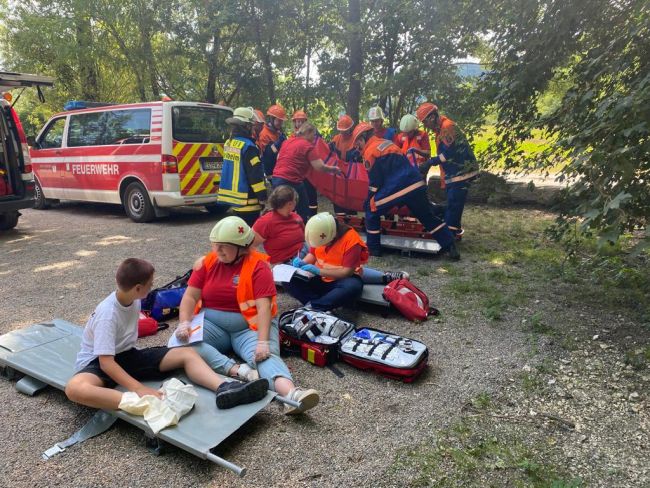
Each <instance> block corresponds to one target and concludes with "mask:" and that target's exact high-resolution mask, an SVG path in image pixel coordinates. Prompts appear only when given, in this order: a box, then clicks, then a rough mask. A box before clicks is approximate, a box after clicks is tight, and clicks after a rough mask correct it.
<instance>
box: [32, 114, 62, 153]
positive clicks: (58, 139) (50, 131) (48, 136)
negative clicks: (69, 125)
mask: <svg viewBox="0 0 650 488" xmlns="http://www.w3.org/2000/svg"><path fill="white" fill-rule="evenodd" d="M64 129H65V117H62V118H60V119H56V120H54V121H52V123H51V124H50V125H49V126H48V127H47V129H45V132H44V133H43V135H42V136H41V138H40V140H39V141H38V143H39V146H40V149H56V148H57V147H61V145H62V144H63V130H64Z"/></svg>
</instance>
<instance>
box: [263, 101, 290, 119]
mask: <svg viewBox="0 0 650 488" xmlns="http://www.w3.org/2000/svg"><path fill="white" fill-rule="evenodd" d="M266 115H270V116H271V117H275V118H276V119H280V120H287V112H285V110H284V108H282V105H277V104H276V105H271V106H270V107H269V109H268V110H267V111H266Z"/></svg>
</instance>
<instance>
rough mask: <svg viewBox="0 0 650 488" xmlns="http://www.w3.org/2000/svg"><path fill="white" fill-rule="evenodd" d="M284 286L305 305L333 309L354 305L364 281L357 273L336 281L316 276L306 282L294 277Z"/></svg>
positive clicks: (315, 308) (317, 308) (320, 308)
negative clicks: (309, 304)
mask: <svg viewBox="0 0 650 488" xmlns="http://www.w3.org/2000/svg"><path fill="white" fill-rule="evenodd" d="M282 286H283V287H284V289H285V290H287V292H288V293H289V295H291V296H292V297H294V298H295V299H297V300H298V301H299V302H300V303H302V304H303V305H304V304H306V303H311V308H313V309H314V310H333V309H335V308H338V307H341V306H343V305H352V304H353V303H354V302H355V301H356V299H357V298H359V297H360V296H361V292H362V291H363V281H361V278H360V277H359V276H357V275H354V276H350V277H348V278H343V279H340V280H336V281H323V280H322V279H320V278H318V277H316V278H312V279H311V280H309V281H308V282H305V281H303V280H301V279H299V278H293V279H292V280H291V281H290V282H289V283H283V285H282Z"/></svg>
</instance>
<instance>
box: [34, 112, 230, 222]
mask: <svg viewBox="0 0 650 488" xmlns="http://www.w3.org/2000/svg"><path fill="white" fill-rule="evenodd" d="M65 108H66V111H65V112H62V113H59V114H56V115H54V116H53V117H52V118H51V119H50V120H49V121H48V122H47V124H45V126H44V127H43V129H42V130H41V132H40V133H39V134H38V136H37V137H36V139H35V140H34V144H33V147H32V149H31V158H32V165H33V168H34V173H35V175H36V205H35V207H36V208H40V209H44V208H47V207H48V206H49V205H50V203H52V201H53V200H63V199H65V200H79V201H87V202H104V203H117V204H122V205H123V206H124V210H125V211H126V214H127V215H128V216H129V217H130V218H131V219H132V220H133V221H135V222H149V221H151V220H153V219H154V218H155V217H157V216H162V215H166V214H167V209H169V208H170V207H177V206H181V205H202V206H204V207H205V208H206V209H207V210H208V211H210V212H212V213H221V212H223V211H225V210H226V209H227V207H224V206H223V205H222V204H218V203H217V194H218V191H219V181H220V177H221V166H222V164H223V143H224V142H225V140H226V139H227V138H228V131H227V125H226V122H225V120H226V118H227V117H230V116H231V115H232V109H230V108H228V107H224V106H221V105H214V104H209V103H195V102H175V101H161V102H149V103H136V104H127V105H109V104H96V103H94V104H93V103H86V102H69V103H68V104H66V107H65Z"/></svg>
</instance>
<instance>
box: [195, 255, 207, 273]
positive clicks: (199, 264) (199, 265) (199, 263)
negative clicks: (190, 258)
mask: <svg viewBox="0 0 650 488" xmlns="http://www.w3.org/2000/svg"><path fill="white" fill-rule="evenodd" d="M204 259H205V256H201V257H200V258H199V259H197V260H196V261H194V264H193V265H192V271H198V270H200V269H201V268H202V267H203V260H204Z"/></svg>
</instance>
